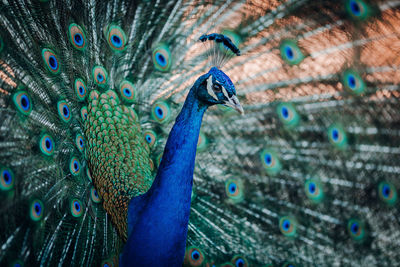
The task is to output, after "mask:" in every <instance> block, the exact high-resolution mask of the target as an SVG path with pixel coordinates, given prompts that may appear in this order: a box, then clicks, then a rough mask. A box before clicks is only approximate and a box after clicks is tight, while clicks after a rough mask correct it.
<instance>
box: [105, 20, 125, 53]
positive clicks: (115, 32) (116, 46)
mask: <svg viewBox="0 0 400 267" xmlns="http://www.w3.org/2000/svg"><path fill="white" fill-rule="evenodd" d="M106 38H107V42H108V45H109V46H110V47H111V49H112V50H113V51H116V52H120V51H123V50H125V48H126V41H127V39H126V35H125V32H124V31H123V30H122V29H121V27H118V26H115V25H110V26H109V27H108V31H107V34H106Z"/></svg>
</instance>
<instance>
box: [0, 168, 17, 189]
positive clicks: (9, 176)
mask: <svg viewBox="0 0 400 267" xmlns="http://www.w3.org/2000/svg"><path fill="white" fill-rule="evenodd" d="M0 167H1V168H0V175H1V176H0V190H1V191H9V190H11V189H12V188H13V187H14V183H15V178H14V173H13V171H12V170H11V169H10V168H6V167H2V166H0Z"/></svg>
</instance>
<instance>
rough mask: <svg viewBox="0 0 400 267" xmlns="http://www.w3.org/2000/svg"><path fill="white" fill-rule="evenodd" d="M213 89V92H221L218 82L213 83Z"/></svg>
mask: <svg viewBox="0 0 400 267" xmlns="http://www.w3.org/2000/svg"><path fill="white" fill-rule="evenodd" d="M213 91H214V92H215V93H221V92H222V86H221V85H220V84H218V83H214V84H213Z"/></svg>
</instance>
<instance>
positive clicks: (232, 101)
mask: <svg viewBox="0 0 400 267" xmlns="http://www.w3.org/2000/svg"><path fill="white" fill-rule="evenodd" d="M224 105H227V106H228V107H232V108H234V109H236V110H237V111H238V112H239V113H240V114H242V115H243V114H244V110H243V107H242V105H240V102H239V99H238V98H237V97H236V96H235V95H233V96H232V97H230V98H228V101H225V102H224Z"/></svg>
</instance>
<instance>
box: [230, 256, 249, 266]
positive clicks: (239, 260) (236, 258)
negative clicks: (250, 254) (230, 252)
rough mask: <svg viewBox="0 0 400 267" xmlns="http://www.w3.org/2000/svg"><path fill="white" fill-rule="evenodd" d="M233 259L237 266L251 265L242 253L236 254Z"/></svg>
mask: <svg viewBox="0 0 400 267" xmlns="http://www.w3.org/2000/svg"><path fill="white" fill-rule="evenodd" d="M231 261H232V263H233V264H234V265H235V266H236V267H248V266H249V263H248V261H247V260H246V258H245V257H243V256H242V255H235V256H234V257H233V258H232V260H231Z"/></svg>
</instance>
